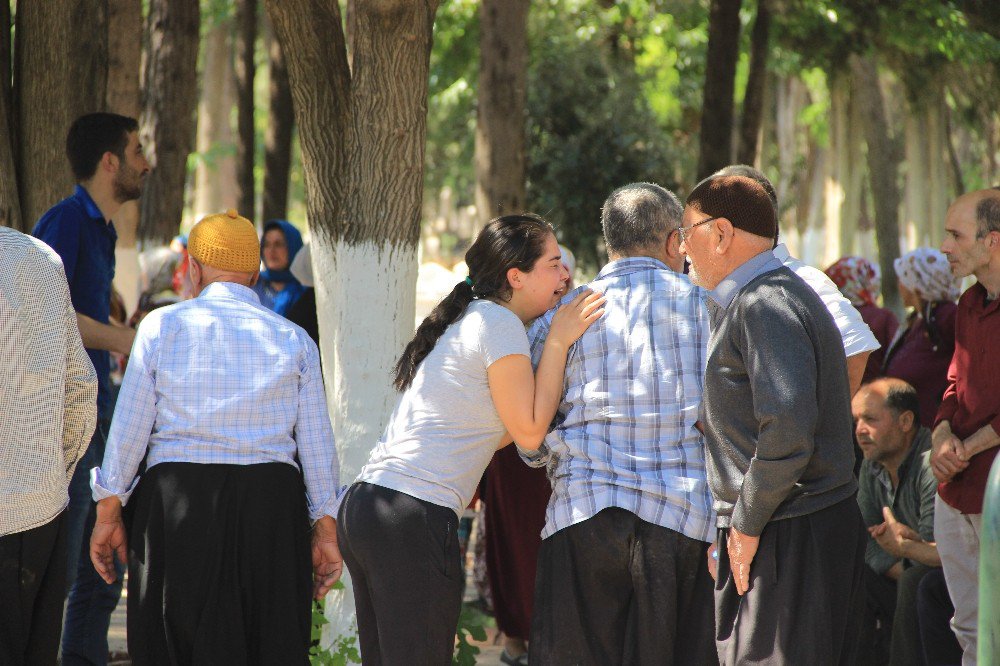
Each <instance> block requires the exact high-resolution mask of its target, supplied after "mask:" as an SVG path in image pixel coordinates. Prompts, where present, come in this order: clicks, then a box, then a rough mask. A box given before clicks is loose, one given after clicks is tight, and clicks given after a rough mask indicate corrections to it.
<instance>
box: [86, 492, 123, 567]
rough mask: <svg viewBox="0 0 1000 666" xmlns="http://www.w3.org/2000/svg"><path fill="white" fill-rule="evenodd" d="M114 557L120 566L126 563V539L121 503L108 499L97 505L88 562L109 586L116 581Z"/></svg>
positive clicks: (112, 498) (114, 498)
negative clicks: (91, 563)
mask: <svg viewBox="0 0 1000 666" xmlns="http://www.w3.org/2000/svg"><path fill="white" fill-rule="evenodd" d="M116 556H117V557H118V561H119V562H121V563H122V564H125V563H126V562H128V538H127V536H126V535H125V524H124V523H122V505H121V501H119V499H118V498H117V497H108V498H105V499H102V500H101V501H100V502H98V503H97V519H96V520H95V522H94V531H93V532H92V533H91V535H90V561H91V562H93V564H94V569H96V570H97V573H98V575H100V577H101V578H103V579H104V582H105V583H108V584H109V585H110V584H111V583H113V582H115V580H117V579H118V572H117V571H116V570H115V557H116Z"/></svg>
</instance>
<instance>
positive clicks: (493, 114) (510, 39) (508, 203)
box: [475, 0, 529, 228]
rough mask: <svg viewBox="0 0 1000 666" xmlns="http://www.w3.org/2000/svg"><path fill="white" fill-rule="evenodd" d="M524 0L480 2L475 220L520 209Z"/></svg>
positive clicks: (525, 56) (525, 59) (522, 196)
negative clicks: (476, 217)
mask: <svg viewBox="0 0 1000 666" xmlns="http://www.w3.org/2000/svg"><path fill="white" fill-rule="evenodd" d="M528 7H529V0H483V2H482V4H481V5H480V6H479V86H478V101H479V103H478V105H477V113H476V148H475V161H476V210H477V214H478V216H479V226H480V228H481V227H484V226H486V223H487V222H489V221H490V220H491V219H492V218H494V217H496V216H497V215H504V214H510V213H520V212H522V211H523V210H524V206H525V200H526V194H525V174H526V170H527V162H526V160H527V149H526V145H525V142H526V139H525V133H524V123H525V113H526V112H525V105H526V103H527V82H528Z"/></svg>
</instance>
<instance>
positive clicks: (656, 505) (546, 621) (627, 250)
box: [522, 183, 717, 666]
mask: <svg viewBox="0 0 1000 666" xmlns="http://www.w3.org/2000/svg"><path fill="white" fill-rule="evenodd" d="M682 214H683V209H682V206H681V204H680V202H679V201H678V200H677V197H676V196H674V194H673V193H671V192H668V191H667V190H665V189H664V188H662V187H659V186H658V185H653V184H649V183H635V184H631V185H626V186H625V187H622V188H619V189H618V190H616V191H615V192H613V193H612V194H611V196H609V197H608V199H607V201H606V202H605V203H604V208H603V212H602V216H601V223H602V226H603V229H604V239H605V242H606V245H607V249H608V255H609V258H610V259H611V261H610V262H609V263H608V265H607V266H605V267H604V269H603V270H602V271H601V272H600V274H599V275H598V276H597V279H596V280H594V281H593V282H591V283H590V284H589V285H587V286H588V287H589V288H591V289H594V290H596V291H599V292H601V293H603V294H604V295H605V297H606V299H607V304H606V305H605V310H606V314H605V315H604V317H603V318H602V319H601V320H600V321H598V322H597V323H595V324H594V325H593V326H592V327H591V328H590V330H588V331H587V332H586V333H584V335H583V337H581V338H580V340H579V341H578V342H577V343H576V344H575V345H574V347H573V348H572V349H571V351H570V355H569V359H568V361H567V363H566V382H565V394H564V397H563V402H562V404H561V406H560V408H559V412H558V414H557V416H556V421H555V425H554V428H553V430H552V432H550V433H549V435H548V436H547V437H546V439H545V443H544V444H543V446H542V448H541V449H539V451H538V452H536V453H532V454H529V453H528V452H525V451H522V456H523V457H524V458H525V460H526V461H527V462H528V464H529V465H533V466H542V465H545V466H546V467H547V468H548V475H549V479H550V481H551V483H552V498H551V500H550V501H549V505H548V510H547V513H546V521H545V528H544V530H543V531H542V539H543V541H542V547H541V551H540V553H539V560H538V578H537V581H538V582H537V586H536V590H535V605H534V617H533V620H532V635H531V646H530V657H529V661H530V662H531V663H535V664H551V665H554V666H558V665H560V664H623V663H677V664H695V665H697V664H706V663H708V664H712V663H716V662H717V656H716V650H715V642H714V616H713V598H712V589H713V586H712V580H711V578H710V576H709V572H708V567H707V566H706V563H705V559H704V558H705V552H706V547H707V546H708V542H709V541H711V540H712V537H713V533H714V524H715V516H714V515H713V513H712V509H711V506H712V500H711V495H710V493H709V489H708V484H707V481H706V477H705V454H704V441H703V439H702V435H701V432H700V431H699V429H698V425H699V424H698V423H697V422H698V411H699V406H700V404H701V399H702V383H703V377H704V369H705V359H706V347H707V343H708V336H709V326H708V315H707V312H706V309H705V305H704V302H703V293H704V292H702V291H701V290H700V289H699V288H697V287H695V286H693V285H692V284H691V282H690V281H689V280H688V278H687V277H686V276H685V275H683V274H682V268H683V264H684V258H683V256H682V255H681V254H680V251H679V246H680V241H681V239H680V238H679V231H678V228H679V227H680V225H681V217H682ZM574 295H575V292H574V293H571V294H567V296H566V298H567V299H569V298H572V297H573V296H574ZM553 312H554V311H553ZM551 316H552V312H550V313H548V314H547V315H545V316H543V317H541V318H539V319H538V320H537V321H536V322H535V323H534V325H533V326H532V328H531V330H530V331H529V339H530V341H531V344H532V353H533V356H534V361H535V362H536V363H537V361H538V358H539V357H540V356H541V351H542V346H543V343H544V340H545V337H546V335H547V333H548V327H549V323H550V322H551Z"/></svg>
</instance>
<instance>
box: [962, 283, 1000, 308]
mask: <svg viewBox="0 0 1000 666" xmlns="http://www.w3.org/2000/svg"><path fill="white" fill-rule="evenodd" d="M973 289H974V290H975V292H974V293H975V294H976V296H977V298H976V300H975V301H974V302H973V304H972V305H973V309H974V310H976V312H978V313H979V315H980V316H986V315H988V314H992V313H994V312H996V311H997V310H998V309H1000V298H994V299H993V300H992V301H990V302H989V303H987V302H986V287H984V286H983V283H982V282H978V281H977V282H976V284H974V285H972V286H971V287H969V290H970V291H972V290H973Z"/></svg>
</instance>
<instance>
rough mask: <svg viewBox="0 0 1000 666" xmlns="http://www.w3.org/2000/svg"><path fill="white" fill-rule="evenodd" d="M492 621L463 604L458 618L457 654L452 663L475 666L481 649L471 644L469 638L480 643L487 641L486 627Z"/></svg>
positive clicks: (457, 665) (455, 665)
mask: <svg viewBox="0 0 1000 666" xmlns="http://www.w3.org/2000/svg"><path fill="white" fill-rule="evenodd" d="M491 623H492V619H491V618H489V617H488V616H486V615H484V614H483V613H482V612H481V611H479V610H478V609H476V608H473V607H472V606H469V605H468V604H462V613H461V614H460V615H459V616H458V631H457V633H456V638H457V642H456V646H455V653H454V655H453V656H452V660H451V663H452V664H453V665H454V666H475V664H476V655H478V654H479V647H478V646H476V645H473V644H472V643H470V642H469V638H472V639H473V640H476V641H479V642H480V643H481V642H483V641H485V640H486V627H487V626H488V625H490V624H491Z"/></svg>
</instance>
